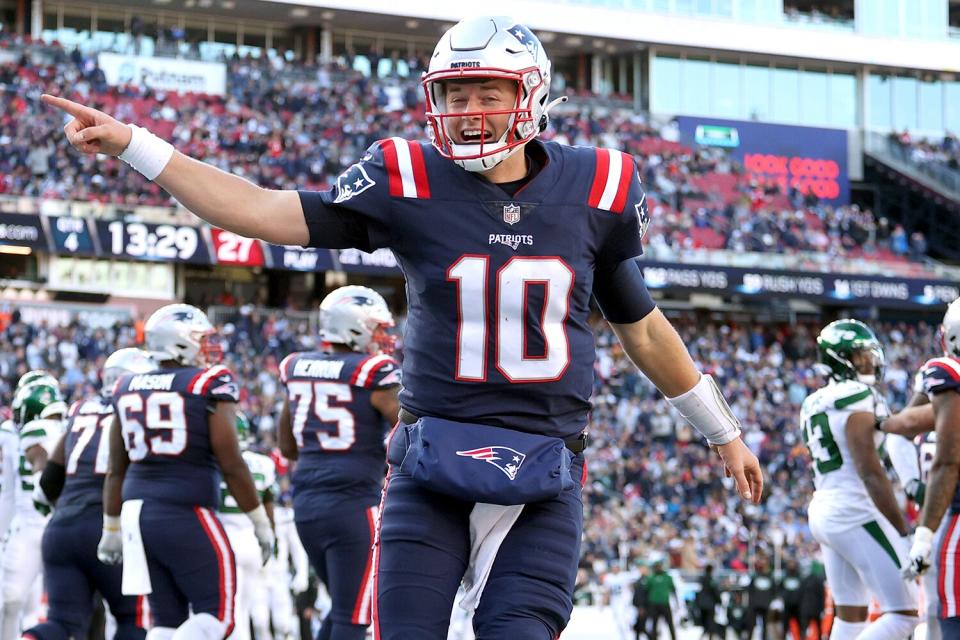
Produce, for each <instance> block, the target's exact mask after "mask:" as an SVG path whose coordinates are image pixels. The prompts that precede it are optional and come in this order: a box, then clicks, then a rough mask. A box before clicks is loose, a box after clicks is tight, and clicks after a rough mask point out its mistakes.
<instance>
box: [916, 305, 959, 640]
mask: <svg viewBox="0 0 960 640" xmlns="http://www.w3.org/2000/svg"><path fill="white" fill-rule="evenodd" d="M940 332H941V338H942V341H943V350H944V355H943V356H942V357H939V358H933V359H931V360H929V361H927V363H926V364H925V365H924V366H923V368H922V369H921V370H920V375H921V376H922V380H923V392H924V393H925V394H926V395H927V396H928V397H929V399H930V404H931V405H932V408H933V419H934V424H935V430H936V450H935V452H934V455H933V464H932V465H931V467H930V475H929V476H928V484H927V489H926V495H925V498H924V503H923V509H922V511H921V513H920V523H919V525H918V526H917V529H916V531H915V532H914V538H913V546H912V547H911V549H910V563H909V565H908V566H907V567H906V569H905V570H904V575H905V577H907V578H908V579H909V578H912V577H914V576H916V575H919V574H923V573H924V572H926V571H927V569H929V568H930V566H931V558H930V556H931V553H932V552H933V550H934V549H933V541H934V532H935V531H937V529H938V527H939V526H940V521H941V519H942V518H943V516H944V514H945V513H946V512H947V510H948V509H949V523H948V524H947V525H946V530H945V531H944V533H943V536H942V538H941V540H940V545H939V547H940V548H939V549H937V556H936V560H935V562H937V573H938V579H939V589H938V593H939V596H940V611H939V613H940V631H941V634H942V637H944V638H956V637H960V593H957V590H956V589H955V588H954V585H955V584H956V581H957V579H958V577H960V483H958V479H960V428H958V425H957V420H958V418H960V300H954V301H953V302H952V303H950V306H949V307H947V312H946V314H945V315H944V317H943V323H942V324H941V326H940Z"/></svg>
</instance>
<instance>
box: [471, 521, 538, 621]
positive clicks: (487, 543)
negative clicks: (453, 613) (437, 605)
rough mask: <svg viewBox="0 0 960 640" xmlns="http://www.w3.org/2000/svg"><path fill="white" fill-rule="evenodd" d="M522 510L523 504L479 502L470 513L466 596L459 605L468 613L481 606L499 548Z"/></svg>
mask: <svg viewBox="0 0 960 640" xmlns="http://www.w3.org/2000/svg"><path fill="white" fill-rule="evenodd" d="M521 511H523V505H522V504H514V505H506V506H504V505H499V504H485V503H482V502H478V503H477V504H476V505H474V507H473V511H471V512H470V563H469V564H468V565H467V571H466V573H465V574H464V575H463V589H464V592H465V593H464V594H463V598H462V599H461V600H460V606H461V607H462V608H464V609H466V610H467V611H473V610H474V609H476V608H477V605H478V604H479V603H480V596H481V595H482V594H483V588H484V587H485V586H486V584H487V578H489V577H490V570H491V569H492V568H493V561H494V560H496V559H497V552H498V551H499V550H500V545H501V544H503V540H504V538H506V537H507V534H508V533H510V529H511V528H512V527H513V525H514V523H515V522H516V521H517V518H519V517H520V512H521Z"/></svg>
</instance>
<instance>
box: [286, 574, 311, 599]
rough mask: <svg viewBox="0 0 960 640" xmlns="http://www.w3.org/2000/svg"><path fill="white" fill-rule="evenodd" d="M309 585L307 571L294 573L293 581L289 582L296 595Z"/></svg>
mask: <svg viewBox="0 0 960 640" xmlns="http://www.w3.org/2000/svg"><path fill="white" fill-rule="evenodd" d="M309 586H310V579H309V576H308V575H307V572H306V571H304V572H302V573H297V574H294V576H293V582H291V583H290V588H291V589H292V590H293V592H294V593H295V594H296V595H300V594H301V593H303V592H304V591H306V590H307V587H309Z"/></svg>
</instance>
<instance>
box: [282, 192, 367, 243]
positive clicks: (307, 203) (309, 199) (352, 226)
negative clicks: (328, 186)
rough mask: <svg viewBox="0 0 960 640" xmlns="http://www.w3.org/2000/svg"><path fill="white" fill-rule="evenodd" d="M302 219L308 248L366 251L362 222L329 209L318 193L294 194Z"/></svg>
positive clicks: (322, 195) (365, 235)
mask: <svg viewBox="0 0 960 640" xmlns="http://www.w3.org/2000/svg"><path fill="white" fill-rule="evenodd" d="M297 193H298V194H299V196H300V206H301V207H303V218H304V220H305V221H306V223H307V229H308V230H309V231H310V245H309V246H311V247H318V248H323V249H350V248H356V249H362V250H363V251H370V250H371V247H370V239H369V236H368V234H367V230H366V228H365V225H364V224H363V221H362V218H360V216H358V215H351V214H350V212H347V211H340V210H338V209H336V208H334V207H331V206H329V205H328V203H327V199H325V198H324V193H323V192H319V191H298V192H297Z"/></svg>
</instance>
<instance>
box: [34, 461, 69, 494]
mask: <svg viewBox="0 0 960 640" xmlns="http://www.w3.org/2000/svg"><path fill="white" fill-rule="evenodd" d="M65 481H66V473H65V470H64V468H63V465H62V464H59V463H57V462H54V461H53V460H47V466H45V467H44V468H43V473H42V474H40V488H41V489H43V494H44V495H45V496H47V500H49V501H50V503H51V504H53V503H54V502H56V501H57V498H59V497H60V493H61V492H62V491H63V484H64V482H65Z"/></svg>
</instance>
